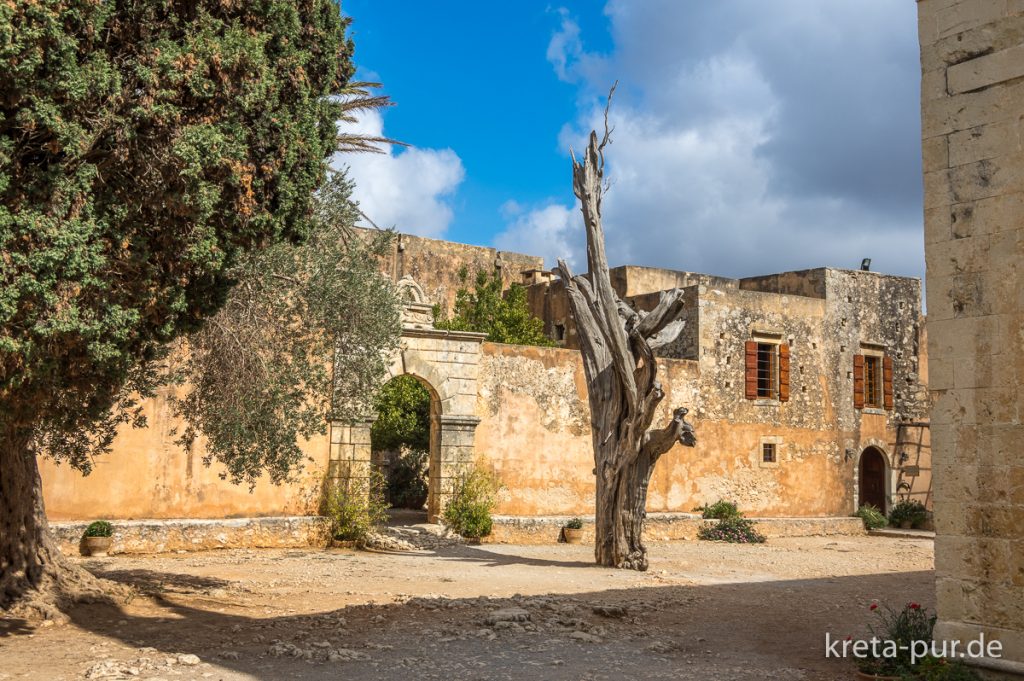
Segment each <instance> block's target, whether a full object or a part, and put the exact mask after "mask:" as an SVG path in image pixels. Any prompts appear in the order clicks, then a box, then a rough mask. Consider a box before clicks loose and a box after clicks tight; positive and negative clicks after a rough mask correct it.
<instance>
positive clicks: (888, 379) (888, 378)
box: [882, 357, 892, 409]
mask: <svg viewBox="0 0 1024 681" xmlns="http://www.w3.org/2000/svg"><path fill="white" fill-rule="evenodd" d="M882 394H883V404H884V405H885V408H886V409H892V357H883V358H882Z"/></svg>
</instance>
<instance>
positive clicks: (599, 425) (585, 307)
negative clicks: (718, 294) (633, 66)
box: [558, 89, 696, 570]
mask: <svg viewBox="0 0 1024 681" xmlns="http://www.w3.org/2000/svg"><path fill="white" fill-rule="evenodd" d="M613 91H614V89H613ZM610 99H611V97H610V96H609V100H610ZM609 134H610V131H609V130H608V126H607V111H606V112H605V134H604V138H603V139H602V140H601V141H600V142H598V139H597V133H596V132H591V133H590V143H589V144H588V146H587V150H586V153H585V155H584V158H583V163H582V164H581V163H579V162H578V161H577V160H576V157H575V155H574V156H573V169H572V177H573V191H574V192H575V194H576V197H577V198H578V199H579V200H580V203H581V204H582V210H583V221H584V224H585V226H586V230H587V264H588V266H589V269H590V274H589V276H577V277H574V276H573V274H572V272H570V270H569V267H568V265H566V264H565V262H564V261H562V260H559V261H558V271H559V274H560V275H561V277H562V281H563V282H564V283H565V289H566V292H567V293H568V296H569V306H570V309H571V310H572V313H573V317H574V318H575V320H576V330H577V332H578V334H579V339H580V349H581V351H582V354H583V367H584V373H585V375H586V379H587V391H588V394H589V398H590V413H591V428H592V431H593V440H594V464H595V466H594V474H595V476H596V477H597V480H596V484H597V509H596V511H597V514H596V515H597V519H596V527H595V531H596V534H597V544H596V547H595V556H596V559H597V562H598V564H599V565H605V566H610V567H620V568H631V569H634V570H646V569H647V548H646V547H645V546H644V543H643V539H642V534H643V524H644V517H645V515H646V511H645V506H646V503H647V485H648V483H649V482H650V479H651V472H652V471H653V470H654V465H655V464H656V463H657V461H658V458H659V457H660V456H661V455H662V454H664V453H665V452H667V451H668V450H669V449H670V448H671V447H672V445H673V444H674V443H675V442H681V443H682V444H683V445H686V446H689V447H692V446H693V445H694V444H695V443H696V438H695V436H694V433H693V427H692V426H691V425H690V424H689V423H687V422H686V420H685V419H684V417H685V415H686V413H687V410H686V409H683V408H679V409H676V410H675V412H674V414H673V417H672V419H671V420H670V421H669V423H668V424H667V425H666V426H665V427H664V428H660V429H651V423H652V421H653V420H654V415H655V410H656V409H657V407H658V404H659V403H660V402H661V400H662V398H663V397H664V393H663V392H662V389H661V385H660V383H658V381H657V380H656V375H657V364H656V362H655V360H654V353H653V350H654V349H655V348H657V347H659V346H661V345H664V344H665V343H667V342H669V341H670V340H672V339H674V338H675V337H676V336H677V335H678V334H679V331H680V330H681V329H682V322H681V321H680V320H679V319H678V318H679V312H680V311H681V310H682V305H683V303H682V291H681V290H679V289H675V290H673V291H668V292H666V293H664V294H663V295H662V297H661V301H660V302H659V303H658V306H657V307H656V308H655V309H654V310H652V311H651V312H649V313H646V314H644V313H641V312H638V311H636V310H634V309H632V308H631V307H629V306H628V305H626V303H624V302H623V301H622V300H620V299H619V297H618V295H617V294H616V293H615V291H614V289H612V284H611V278H610V277H609V274H608V261H607V258H606V257H605V250H604V230H603V228H602V226H601V194H602V191H603V188H602V184H601V183H602V179H603V174H604V147H605V145H606V144H607V143H608V141H609Z"/></svg>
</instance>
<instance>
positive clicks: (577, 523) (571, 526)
mask: <svg viewBox="0 0 1024 681" xmlns="http://www.w3.org/2000/svg"><path fill="white" fill-rule="evenodd" d="M565 528H566V529H567V530H582V529H583V519H582V518H573V519H572V520H570V521H569V522H567V523H566V524H565Z"/></svg>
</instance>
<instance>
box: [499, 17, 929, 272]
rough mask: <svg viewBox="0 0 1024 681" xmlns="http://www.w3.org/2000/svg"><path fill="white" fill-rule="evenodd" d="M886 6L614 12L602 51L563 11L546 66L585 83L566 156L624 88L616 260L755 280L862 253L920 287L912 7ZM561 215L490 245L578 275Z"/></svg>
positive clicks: (613, 153) (613, 152) (534, 221)
mask: <svg viewBox="0 0 1024 681" xmlns="http://www.w3.org/2000/svg"><path fill="white" fill-rule="evenodd" d="M894 5H902V3H889V2H884V1H882V0H873V1H864V0H857V1H856V2H854V1H852V0H851V1H849V2H844V3H839V2H836V3H827V4H826V3H822V4H820V5H817V4H815V5H808V4H807V3H804V2H799V3H798V2H785V1H783V0H780V2H778V3H766V4H762V3H757V2H744V1H742V0H735V1H730V2H719V3H707V4H704V3H678V2H674V1H673V0H661V1H660V2H658V1H655V0H652V2H645V3H634V2H624V1H619V0H613V1H612V2H609V3H608V5H607V7H606V9H605V13H606V14H607V15H608V17H609V19H610V22H611V34H612V38H613V40H614V48H613V50H612V51H611V52H610V53H609V54H608V55H603V56H599V55H594V54H591V53H588V52H587V50H586V49H585V45H584V41H585V38H586V36H583V35H581V33H580V30H579V27H578V26H577V25H576V24H575V23H574V22H572V20H571V18H570V17H568V16H567V15H566V14H565V13H563V14H562V17H561V24H560V27H559V29H558V30H557V32H556V33H555V34H554V36H553V38H552V40H551V43H550V44H549V48H548V59H549V61H550V62H551V63H552V66H553V68H554V70H555V72H556V74H557V75H558V77H559V78H561V79H563V80H566V81H569V82H577V83H579V88H580V90H579V94H580V101H581V105H580V114H579V116H578V118H577V119H576V120H575V121H571V122H568V123H567V124H566V126H565V127H564V128H563V130H562V134H561V135H560V139H559V142H560V145H561V147H562V148H567V147H568V146H570V145H571V146H573V147H574V148H575V149H577V150H579V149H580V148H582V146H583V144H584V142H585V140H586V135H587V134H588V133H589V131H590V129H591V128H597V129H598V130H600V129H601V126H602V125H603V120H602V115H603V98H604V96H605V95H606V94H607V90H608V87H609V86H610V85H611V83H612V81H613V80H614V79H616V78H618V79H619V80H620V88H619V91H618V92H617V93H616V98H615V102H614V103H613V106H612V111H611V122H612V124H613V125H614V126H615V131H614V133H613V144H612V145H611V146H610V147H608V149H607V150H606V157H607V168H606V174H607V176H608V178H609V179H610V181H611V184H612V187H611V191H610V192H609V194H608V195H607V196H606V198H605V200H604V209H605V210H604V214H605V230H606V233H607V241H608V250H609V258H610V260H611V261H612V264H625V263H633V264H645V265H654V266H662V267H671V268H675V269H684V270H695V271H703V272H708V273H712V274H721V275H726V276H748V275H755V274H765V273H769V272H776V271H783V270H787V269H800V268H806V267H816V266H824V265H827V266H838V267H851V268H855V267H857V265H858V264H859V263H860V260H861V258H863V257H871V258H873V260H874V265H875V269H878V270H881V271H888V272H893V273H898V274H905V275H913V276H920V275H921V274H922V273H923V269H924V263H923V239H922V234H921V207H920V201H921V199H920V168H919V163H920V152H919V147H918V140H919V129H918V110H917V106H918V105H917V93H916V83H917V78H918V75H917V68H918V66H917V59H916V47H917V46H916V33H915V28H916V25H915V22H914V12H913V7H912V6H911V7H910V8H909V9H908V8H906V7H902V6H900V7H895V6H894ZM571 208H572V207H571V206H568V205H560V206H558V205H556V206H552V205H547V206H543V207H541V208H539V209H535V210H533V211H529V212H526V213H522V214H519V215H517V216H515V217H514V219H511V220H510V221H509V222H508V225H507V227H506V231H505V232H503V233H502V235H500V236H499V237H498V239H499V240H503V239H504V240H512V241H514V242H515V243H516V244H517V248H518V250H525V251H527V252H535V253H540V254H543V255H545V256H548V257H550V254H551V251H552V250H553V249H555V248H562V249H572V252H571V253H569V254H570V255H572V256H574V257H575V260H576V261H577V262H585V258H584V256H583V253H584V252H583V250H582V246H581V244H582V234H580V235H579V236H578V237H577V236H576V232H577V231H579V232H582V226H581V225H580V221H579V218H578V217H577V216H576V215H575V209H572V210H570V209H571ZM570 212H572V213H573V215H572V216H571V218H570V217H564V219H563V220H562V221H561V222H558V221H555V222H553V221H552V215H553V214H558V215H561V216H566V215H567V214H568V213H570ZM506 219H507V220H509V218H506ZM566 253H568V252H566Z"/></svg>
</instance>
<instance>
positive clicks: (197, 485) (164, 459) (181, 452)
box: [40, 395, 329, 520]
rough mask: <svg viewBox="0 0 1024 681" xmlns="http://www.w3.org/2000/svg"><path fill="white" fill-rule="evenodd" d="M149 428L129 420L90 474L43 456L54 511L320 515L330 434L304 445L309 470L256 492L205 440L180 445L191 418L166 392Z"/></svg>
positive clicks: (76, 516) (53, 514)
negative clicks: (208, 450) (206, 459)
mask: <svg viewBox="0 0 1024 681" xmlns="http://www.w3.org/2000/svg"><path fill="white" fill-rule="evenodd" d="M143 407H144V410H145V416H146V420H147V426H146V427H145V428H140V429H136V428H131V427H130V426H127V425H125V426H122V427H121V429H120V431H119V434H118V437H117V438H116V439H115V440H114V443H113V450H112V451H111V453H109V454H106V455H103V456H100V457H97V459H96V461H95V466H94V470H93V471H92V473H91V474H90V475H89V476H86V477H83V476H82V474H81V473H79V472H78V471H76V470H74V469H72V468H71V467H70V466H67V465H66V464H65V465H59V466H58V465H56V464H54V463H53V461H51V460H50V459H47V458H45V457H40V475H41V476H42V479H43V496H44V499H45V502H46V513H47V516H48V517H49V518H50V519H51V520H82V519H89V518H110V519H127V518H231V517H243V516H279V515H305V514H309V513H315V512H316V510H317V506H318V503H319V493H320V484H321V482H322V480H323V477H324V475H325V473H326V470H327V460H328V456H329V446H328V435H327V434H325V435H323V436H322V437H317V438H314V439H313V440H311V441H309V442H304V443H302V450H303V452H304V453H305V454H306V460H305V467H304V469H303V472H302V473H300V474H299V475H297V476H296V479H295V480H294V481H292V482H288V483H284V484H281V485H273V484H271V483H270V481H269V480H266V479H264V480H260V481H259V482H258V483H257V484H256V486H255V487H254V488H253V490H252V491H251V492H250V491H249V486H248V485H245V484H242V485H234V484H232V483H231V482H229V481H227V480H222V479H221V477H220V473H221V472H222V470H223V469H222V467H221V466H220V465H219V464H217V463H213V464H211V465H210V466H206V465H204V464H203V456H204V455H205V450H204V449H203V445H202V440H201V439H200V440H199V441H197V442H196V444H195V446H194V447H193V448H191V449H185V448H183V447H181V446H180V445H178V444H176V443H175V440H176V439H177V435H176V434H175V431H176V432H178V433H180V432H181V430H182V427H183V424H182V423H181V421H180V420H178V419H177V418H175V417H174V415H173V414H172V412H171V407H170V405H169V404H168V402H167V399H166V397H165V396H164V395H158V396H156V397H153V398H151V399H148V400H146V401H145V402H144V403H143Z"/></svg>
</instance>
